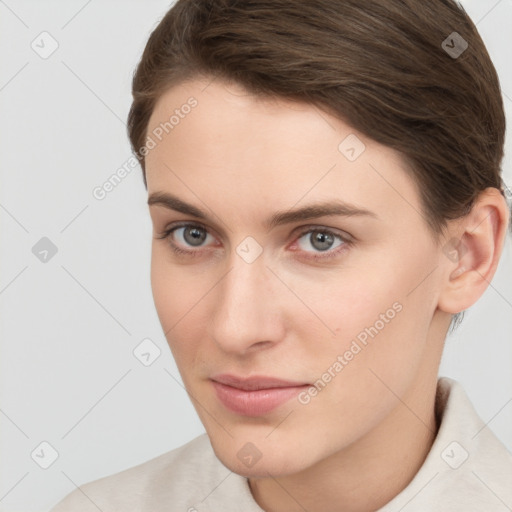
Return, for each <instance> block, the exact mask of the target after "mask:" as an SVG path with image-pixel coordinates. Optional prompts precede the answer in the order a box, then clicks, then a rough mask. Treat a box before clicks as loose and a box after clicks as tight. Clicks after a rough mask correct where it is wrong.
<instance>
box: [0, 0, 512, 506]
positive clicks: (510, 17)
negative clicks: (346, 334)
mask: <svg viewBox="0 0 512 512" xmlns="http://www.w3.org/2000/svg"><path fill="white" fill-rule="evenodd" d="M171 3H172V2H168V1H164V0H152V1H147V0H146V1H133V0H132V1H127V0H123V1H114V0H108V1H105V0H104V1H103V2H100V1H98V0H92V1H91V0H89V1H85V0H73V1H69V0H68V1H60V2H58V1H44V2H43V1H28V0H7V1H6V2H3V1H0V25H1V26H0V38H1V55H2V73H1V75H0V102H1V112H2V115H1V116H0V123H1V137H0V145H1V147H0V155H1V159H2V166H1V173H2V177H1V179H2V186H1V189H0V223H1V225H0V229H1V233H2V238H3V240H2V244H1V260H2V267H1V274H0V306H1V308H2V315H1V323H0V329H1V332H0V336H1V343H2V346H1V351H2V357H1V359H0V364H1V368H0V372H1V373H0V375H1V384H2V385H1V409H0V413H1V414H0V427H1V431H2V436H1V446H0V450H1V453H2V457H1V459H0V471H1V473H0V510H2V511H9V512H13V511H23V512H25V511H39V510H41V511H43V510H48V509H49V508H50V507H51V506H52V505H53V504H54V503H56V502H57V501H58V500H59V499H60V498H61V497H62V496H63V495H64V494H67V493H68V492H70V491H72V490H73V489H75V487H76V486H77V485H80V484H82V483H85V482H87V481H90V480H93V479H96V478H99V477H101V476H104V475H108V474H112V473H114V472H117V471H121V470H122V469H125V468H128V467H130V466H133V465H136V464H139V463H142V462H144V461H146V460H148V459H150V458H153V457H155V456H157V455H159V454H161V453H163V452H165V451H168V450H171V449H173V448H175V447H177V446H180V445H182V444H184V443H185V442H187V441H189V440H191V439H192V438H194V437H196V436H197V435H199V434H201V433H202V432H204V429H203V427H202V425H201V423H200V422H199V420H198V418H197V416H196V414H195V411H194V410H193V407H192V405H191V404H190V402H189V399H188V397H187V395H186V393H185V391H184V389H183V387H182V385H181V380H180V378H179V376H178V371H177V369H176V366H175V364H174V362H173V360H172V358H171V355H170V352H169V349H168V347H167V343H166V340H165V338H164V337H163V333H162V332H161V328H160V325H159V322H158V318H157V316H156V312H155V309H154V305H153V299H152V296H151V289H150V282H149V265H150V241H151V224H150V219H149V215H148V212H147V206H146V204H145V201H146V195H145V189H144V186H143V182H142V177H141V173H140V170H139V169H138V168H137V169H135V170H134V171H132V172H131V173H130V174H129V175H128V176H127V177H126V178H125V179H124V180H123V181H122V183H120V184H119V185H118V186H117V187H116V188H115V189H114V190H113V191H112V192H111V193H109V194H108V195H107V197H106V198H105V199H104V200H102V201H99V200H97V199H95V198H94V197H93V195H92V191H93V189H94V188H95V187H97V186H100V185H101V184H102V183H104V182H105V181H106V180H107V179H108V178H109V176H110V175H112V174H113V173H114V172H115V171H116V170H117V169H118V168H119V167H121V166H122V165H123V164H124V163H125V162H126V161H127V159H128V158H129V156H130V148H129V144H128V140H127V137H126V128H125V119H126V115H127V113H128V109H129V106H130V101H131V97H130V82H131V75H132V72H133V69H134V67H135V64H136V62H137V61H138V59H139V57H140V54H141V52H142V50H143V48H144V45H145V42H146V40H147V37H148V35H149V33H150V31H151V30H152V29H153V28H154V27H155V26H156V24H157V23H158V21H159V19H160V18H161V17H162V16H163V15H164V13H165V12H166V11H167V9H168V8H169V7H170V5H171ZM462 3H463V5H464V6H465V7H466V9H467V10H468V12H469V14H470V15H471V16H472V18H473V19H474V21H475V22H476V23H477V27H478V29H479V31H480V33H481V35H482V37H483V39H484V41H485V42H486V44H487V46H488V49H489V52H490V54H491V57H492V59H493V61H494V63H495V65H496V67H497V69H498V73H499V75H500V79H501V83H502V88H503V91H504V98H505V99H504V101H505V107H506V111H507V118H508V122H509V124H510V123H512V116H511V114H512V70H511V66H510V48H511V47H512V32H511V31H510V26H511V25H512V0H501V1H496V0H489V1H482V0H466V1H464V2H462ZM456 29H457V27H454V30H456ZM43 31H47V32H48V33H49V34H51V36H40V34H41V32H43ZM41 38H46V39H43V42H41V41H42V39H41ZM52 40H55V41H57V43H58V48H57V49H56V51H55V52H54V53H53V54H52V55H50V56H48V57H47V58H42V57H41V56H40V53H41V52H44V51H46V52H48V51H49V50H51V44H52ZM33 41H35V42H34V43H33V44H34V45H38V46H36V48H37V51H39V52H40V53H36V51H35V50H34V49H33V48H32V47H31V44H32V42H33ZM53 44H55V43H53ZM511 158H512V139H511V135H510V131H509V132H508V134H507V147H506V159H505V162H504V169H505V180H506V182H507V183H508V184H509V186H510V184H511V183H512V165H511V163H512V160H511ZM43 237H47V238H48V239H50V240H51V242H52V243H53V244H54V245H55V246H56V248H57V253H56V254H55V255H53V257H52V256H51V252H49V253H48V256H47V260H48V261H46V262H42V261H40V259H38V257H36V255H35V254H33V252H32V248H33V247H34V246H35V245H36V244H37V243H38V242H39V241H40V240H41V238H43ZM39 243H42V244H45V243H46V242H39ZM43 249H44V247H43ZM40 250H42V249H41V248H40ZM36 252H37V251H36ZM40 257H42V255H40ZM511 332H512V250H511V240H510V237H509V238H508V240H507V245H506V248H505V252H504V255H503V257H502V261H501V264H500V267H499V270H498V273H497V275H496V277H495V279H494V280H493V282H492V283H491V286H490V287H489V289H488V290H487V292H486V293H485V295H484V297H483V298H482V299H481V300H480V301H479V303H478V304H477V305H476V306H474V307H473V308H472V309H471V310H470V311H469V312H468V313H467V314H466V318H465V320H464V322H463V324H462V326H461V327H460V328H459V330H458V331H457V332H456V334H454V335H452V336H450V337H449V338H448V341H447V346H446V351H445V355H444V359H443V363H442V367H441V371H440V374H441V375H446V376H449V377H452V378H455V379H457V380H459V381H460V382H461V383H462V384H463V385H464V387H465V389H466V390H467V392H468V394H469V396H470V398H471V400H472V401H473V403H474V405H475V407H476V409H477V411H478V412H479V414H480V415H481V417H482V418H483V419H484V421H486V422H488V423H489V427H490V428H491V429H492V430H493V431H494V432H495V433H496V435H497V436H498V437H499V438H500V439H501V440H502V441H503V442H504V443H505V444H506V445H507V446H508V447H509V449H511V450H512V343H511ZM146 338H149V339H151V340H152V342H153V343H154V345H155V346H156V347H158V348H159V349H160V350H161V355H160V356H159V357H158V358H157V359H156V360H155V361H154V362H153V363H152V364H151V365H150V366H145V365H144V364H142V363H141V362H140V361H139V360H138V359H137V358H136V357H135V356H134V355H133V350H134V349H135V347H137V345H138V344H139V343H141V341H142V340H143V339H146ZM42 442H46V443H49V444H50V445H51V447H53V449H54V450H56V452H57V453H58V458H57V459H56V460H55V461H54V462H53V463H52V464H51V465H50V466H49V467H48V468H47V469H43V468H42V467H41V465H45V464H49V463H50V462H52V459H51V457H52V451H51V450H52V449H51V448H50V447H48V446H47V445H45V444H43V445H41V443H42Z"/></svg>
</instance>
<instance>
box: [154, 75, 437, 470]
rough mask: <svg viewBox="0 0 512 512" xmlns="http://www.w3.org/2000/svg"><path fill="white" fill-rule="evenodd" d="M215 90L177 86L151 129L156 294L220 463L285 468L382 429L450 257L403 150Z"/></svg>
mask: <svg viewBox="0 0 512 512" xmlns="http://www.w3.org/2000/svg"><path fill="white" fill-rule="evenodd" d="M208 83H209V82H208V81H206V80H205V81H202V80H199V79H197V80H194V81H190V82H188V83H184V84H182V85H180V86H176V87H174V88H173V89H171V90H169V91H168V92H167V93H166V94H165V95H163V96H162V97H161V98H160V100H159V102H158V103H157V105H156V107H155V110H154V111H153V114H152V117H151V119H150V122H149V126H148V132H147V133H148V135H149V136H150V137H151V138H152V139H153V142H154V143H156V144H153V143H151V144H150V145H151V146H154V147H152V148H151V149H150V150H149V152H148V154H147V157H146V173H147V184H148V197H149V203H150V207H149V208H150V215H151V219H152V223H153V228H154V238H153V242H152V266H151V280H152V289H153V295H154V300H155V305H156V308H157V312H158V315H159V318H160V321H161V324H162V327H163V330H164V332H165V333H166V337H167V340H168V343H169V346H170V348H171V351H172V353H173V356H174V358H175V360H176V363H177V366H178V368H179V371H180V374H181V377H182V379H183V382H184V384H185V386H186V388H187V391H188V393H189V395H190V397H191V399H192V402H193V404H194V406H195V408H196V410H197V413H198V415H199V417H200V419H201V421H202V422H203V424H204V426H205V429H206V431H207V433H208V435H209V437H210V440H211V442H212V446H213V448H214V450H215V452H216V454H217V456H218V457H219V458H220V460H221V461H222V462H223V463H224V464H225V465H226V466H227V467H229V468H230V469H231V470H233V471H235V472H236V473H239V474H243V475H246V476H260V475H266V474H267V472H269V473H271V474H272V475H285V474H290V473H294V472H298V471H301V470H303V469H306V468H308V467H310V466H312V465H314V464H315V463H317V462H319V461H321V460H323V459H325V458H327V457H329V456H330V455H333V454H334V453H336V452H339V451H340V450H348V449H350V447H351V446H353V445H354V444H355V443H357V441H358V439H360V438H362V436H365V435H367V434H368V433H370V432H371V431H373V430H374V429H376V428H378V426H379V425H380V424H381V423H382V422H383V421H384V420H385V419H386V418H387V417H388V416H389V415H390V413H391V411H392V410H393V409H394V407H395V406H396V397H395V395H394V394H393V393H390V391H389V390H390V389H392V390H393V391H394V393H395V394H397V395H399V396H405V395H406V394H407V391H408V390H409V389H411V387H412V386H413V385H414V384H415V379H417V376H418V375H419V374H422V372H423V373H424V371H423V366H424V365H426V364H429V363H428V361H429V359H428V357H426V353H427V351H428V346H429V344H428V341H429V337H430V336H431V324H432V318H433V316H434V315H435V313H436V307H437V299H438V294H439V288H440V279H441V276H440V273H439V272H438V268H437V267H438V266H439V264H440V263H439V262H440V258H442V256H441V255H440V251H439V248H438V245H437V244H436V243H435V240H434V238H433V237H432V235H431V233H430V232H429V230H428V227H427V224H426V221H425V219H424V217H422V215H421V214H420V213H419V212H420V211H421V205H420V197H419V194H418V190H417V188H416V185H415V183H414V181H413V180H412V179H411V177H410V175H409V174H408V172H407V169H406V168H405V164H404V163H403V162H402V160H401V157H400V155H399V154H398V153H396V152H394V151H393V150H391V149H389V148H386V147H383V146H381V145H379V144H377V143H376V142H374V141H372V140H370V139H368V138H367V137H365V136H364V135H362V134H360V133H358V132H356V131H355V130H354V129H353V128H351V127H350V126H348V125H346V124H345V123H343V122H342V121H340V120H339V119H337V118H335V117H332V116H330V115H328V114H326V113H324V112H321V111H319V110H318V109H317V108H315V107H313V106H312V105H309V104H302V103H300V104H299V103H295V102H290V101H287V100H283V99H279V100H277V99H275V100H269V99H261V98H256V97H254V96H252V95H250V94H249V93H247V92H246V91H244V90H243V89H241V88H240V87H238V86H235V85H232V84H227V83H222V82H219V81H217V80H216V81H214V82H212V83H210V84H209V85H208ZM205 87H206V88H205ZM190 98H193V99H192V100H191V99H190ZM187 105H189V107H187ZM192 105H193V106H192ZM172 115H174V119H173V120H172V121H171V122H172V123H173V126H170V125H169V123H168V124H167V128H166V129H163V130H162V126H163V123H165V122H169V118H170V116H172ZM347 137H348V139H347ZM159 139H161V140H159ZM150 145H148V147H149V146H150ZM301 212H302V213H301Z"/></svg>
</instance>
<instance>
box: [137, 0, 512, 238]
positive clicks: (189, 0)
mask: <svg viewBox="0 0 512 512" xmlns="http://www.w3.org/2000/svg"><path fill="white" fill-rule="evenodd" d="M453 32H457V33H458V34H459V35H460V36H461V37H462V38H463V39H464V40H465V41H466V42H467V43H468V47H467V49H466V50H465V51H464V52H463V53H462V54H461V55H460V56H458V57H457V58H454V57H453V56H451V55H449V54H448V53H447V52H446V51H445V49H443V47H442V43H443V41H445V40H446V39H447V38H448V36H450V35H451V34H452V33H453ZM200 76H203V77H207V78H211V79H214V78H219V79H222V80H226V81H228V82H236V83H237V84H240V85H242V86H244V87H245V88H246V89H247V91H248V92H250V93H252V94H255V95H257V96H262V97H269V98H271V97H275V98H280V97H282V98H286V99H291V100H297V101H300V102H306V103H309V104H313V105H315V106H316V107H318V108H319V109H320V110H323V111H325V112H328V113H329V114H332V115H334V116H336V117H338V118H340V119H341V120H343V121H344V122H346V123H347V124H348V125H350V126H352V127H353V128H355V129H356V130H358V131H359V132H361V133H362V134H364V135H366V136H368V137H370V138H371V139H373V140H375V141H377V142H379V143H381V144H384V145H386V146H388V147H391V148H393V149H395V150H397V151H399V152H400V153H401V154H402V156H403V158H404V159H405V162H406V163H407V164H408V167H409V168H410V172H411V176H412V177H413V179H414V180H415V182H416V183H417V185H418V188H419V191H420V195H421V199H422V204H423V211H424V216H425V218H426V219H427V223H428V225H429V227H430V229H431V231H432V233H434V234H439V233H441V232H442V229H443V227H444V226H445V225H446V221H447V220H449V219H455V218H458V217H460V216H462V215H464V214H466V213H468V212H469V210H470V209H471V206H472V205H473V202H474V200H475V199H476V198H477V196H478V194H479V193H480V192H481V191H482V190H484V189H485V188H487V187H495V188H497V189H499V190H501V191H502V193H503V186H502V182H501V176H500V171H501V161H502V158H503V153H504V140H505V113H504V108H503V100H502V96H501V90H500V84H499V79H498V75H497V73H496V70H495V67H494V65H493V63H492V61H491V59H490V57H489V54H488V52H487V49H486V47H485V45H484V43H483V41H482V39H481V37H480V35H479V33H478V31H477V29H476V27H475V25H474V23H473V22H472V21H471V19H470V18H469V16H468V15H467V13H466V12H465V10H464V9H463V7H462V6H461V5H460V4H458V3H456V2H455V1H454V0H428V1H424V0H178V1H177V2H176V3H175V4H174V5H173V6H172V8H171V9H170V10H169V11H168V12H167V13H166V15H165V16H164V17H163V19H162V20H161V21H160V23H159V24H158V26H157V27H156V28H155V29H154V30H153V32H152V33H151V35H150V37H149V40H148V42H147V45H146V48H145V50H144V52H143V55H142V58H141V60H140V62H139V64H138V66H137V69H136V72H135V74H134V77H133V90H132V94H133V103H132V106H131V109H130V113H129V116H128V133H129V138H130V143H131V146H132V150H133V151H134V154H135V155H136V156H137V158H139V160H140V162H141V167H142V170H143V177H144V183H145V184H146V186H147V183H146V176H145V161H144V152H142V153H141V149H143V148H144V147H145V144H146V138H147V126H148V121H149V119H150V117H151V114H152V112H153V109H154V107H155V104H156V102H157V101H158V99H159V98H160V97H161V96H162V94H163V93H164V92H166V91H167V90H169V89H170V88H172V87H173V86H175V85H178V84H180V83H182V82H183V81H185V80H189V79H194V78H196V77H200ZM192 115H193V114H192Z"/></svg>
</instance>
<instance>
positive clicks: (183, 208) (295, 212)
mask: <svg viewBox="0 0 512 512" xmlns="http://www.w3.org/2000/svg"><path fill="white" fill-rule="evenodd" d="M148 205H149V206H151V205H160V206H163V207H165V208H168V209H169V210H175V211H177V212H181V213H184V214H186V215H191V216H193V217H197V218H198V219H204V220H208V214H207V213H205V212H204V211H203V210H201V209H200V208H198V207H196V206H194V205H191V204H188V203H186V202H185V201H182V200H181V199H179V198H178V197H176V196H173V195H172V194H168V193H167V192H154V193H152V194H151V195H150V196H149V198H148ZM329 215H339V216H343V217H354V216H364V217H371V218H375V219H377V218H378V216H377V214H375V213H374V212H372V211H370V210H367V209H365V208H359V207H357V206H354V205H352V204H349V203H346V202H343V201H340V200H331V201H327V202H318V203H312V204H309V205H307V206H303V207H301V208H296V209H289V210H283V211H277V212H275V213H274V214H273V215H272V216H271V217H269V218H268V219H267V220H266V221H265V222H264V227H265V228H267V229H268V230H271V229H273V228H274V227H276V226H280V225H283V224H291V223H292V222H298V221H304V220H311V219H316V218H318V217H324V216H329Z"/></svg>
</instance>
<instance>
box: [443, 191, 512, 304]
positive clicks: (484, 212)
mask: <svg viewBox="0 0 512 512" xmlns="http://www.w3.org/2000/svg"><path fill="white" fill-rule="evenodd" d="M508 218H509V210H508V206H507V204H506V201H505V199H504V197H503V196H502V195H501V194H500V192H499V190H498V189H495V188H488V189H486V190H484V191H483V192H482V193H481V194H480V195H479V197H478V198H477V200H476V201H475V203H474V205H473V208H472V209H471V211H470V213H468V214H467V215H466V216H465V217H464V218H463V219H461V220H459V221H457V222H456V223H454V227H453V228H451V229H449V233H450V234H451V235H452V238H449V239H448V242H446V243H445V244H444V246H443V247H442V252H443V254H441V261H442V262H443V263H444V265H445V268H446V276H447V277H446V281H445V286H444V289H443V290H442V292H441V294H440V297H439V303H438V307H439V309H441V310H442V311H445V312H447V313H451V314H456V313H459V312H460V311H463V310H465V309H468V308H469V307H470V306H472V305H473V304H474V303H475V302H476V301H477V300H478V299H479V298H480V297H481V296H482V295H483V293H484V291H485V290H486V289H487V287H488V285H489V284H490V282H491V280H492V278H493V277H494V274H495V272H496V268H497V266H498V262H499V258H500V256H501V252H502V249H503V244H504V240H505V236H506V229H507V225H508ZM457 232H458V234H459V236H453V235H454V234H455V233H457Z"/></svg>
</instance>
